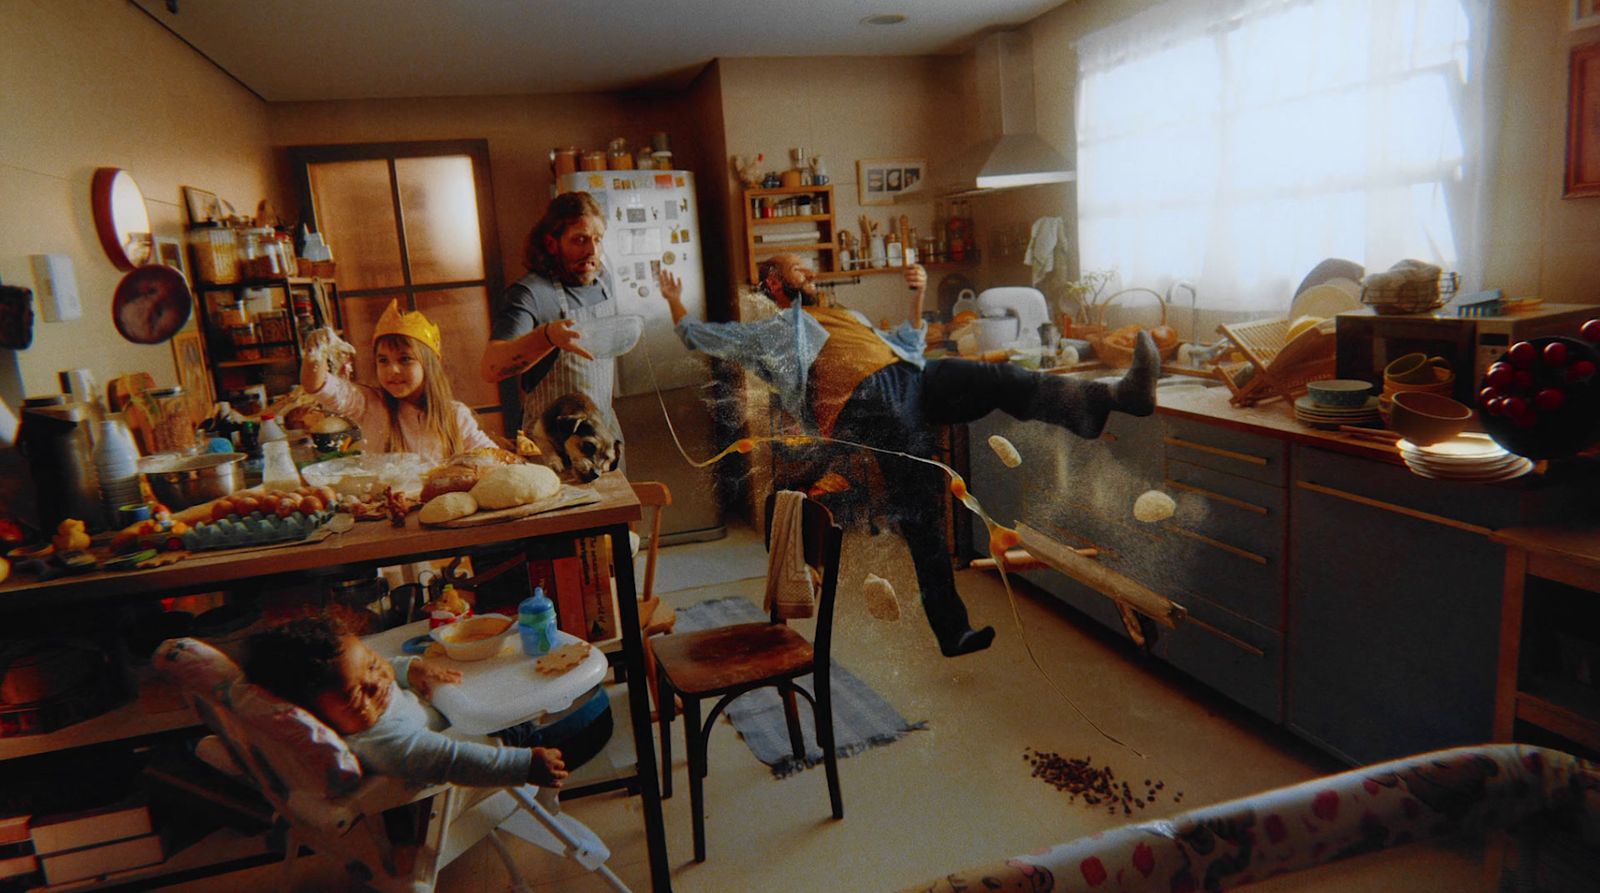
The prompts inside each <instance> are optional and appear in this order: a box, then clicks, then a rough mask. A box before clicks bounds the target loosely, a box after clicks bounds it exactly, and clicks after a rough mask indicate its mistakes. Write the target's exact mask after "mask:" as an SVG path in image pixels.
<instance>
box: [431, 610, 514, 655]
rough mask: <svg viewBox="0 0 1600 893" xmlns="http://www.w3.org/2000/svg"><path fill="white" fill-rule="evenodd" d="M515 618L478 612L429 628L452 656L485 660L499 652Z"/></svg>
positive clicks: (445, 650)
mask: <svg viewBox="0 0 1600 893" xmlns="http://www.w3.org/2000/svg"><path fill="white" fill-rule="evenodd" d="M516 625H517V622H516V620H515V619H513V618H511V617H507V616H506V615H504V614H478V615H475V616H472V617H468V618H466V619H465V620H457V621H456V622H455V623H447V624H445V625H444V626H436V627H434V628H433V629H431V630H429V631H428V635H430V636H432V637H433V640H434V641H435V642H438V643H439V644H440V645H442V646H444V652H445V654H446V655H448V656H449V657H450V659H451V660H484V659H486V658H490V657H494V656H495V655H496V654H499V653H500V649H501V648H503V647H504V646H505V643H506V639H507V638H508V637H509V636H510V635H511V633H512V632H513V631H514V630H515V628H516Z"/></svg>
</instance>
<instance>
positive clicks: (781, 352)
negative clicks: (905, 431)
mask: <svg viewBox="0 0 1600 893" xmlns="http://www.w3.org/2000/svg"><path fill="white" fill-rule="evenodd" d="M850 313H851V315H852V316H853V317H854V318H855V320H856V321H857V322H859V323H860V324H861V325H863V326H865V327H866V328H869V329H872V331H873V333H874V334H876V335H877V336H878V337H879V338H881V339H882V340H883V342H884V343H885V344H887V345H888V346H889V349H890V350H892V351H894V354H895V356H897V357H899V358H900V359H901V360H902V361H904V362H907V363H910V364H911V365H913V366H915V367H917V368H918V369H921V368H922V365H923V358H922V349H923V346H924V344H925V343H926V342H925V336H926V333H927V323H919V324H918V325H916V326H912V325H911V324H910V323H905V322H903V323H901V324H900V325H898V326H895V327H894V329H893V330H892V331H889V332H883V331H881V330H879V329H877V328H874V327H873V325H872V323H870V322H868V321H867V318H866V317H864V316H862V315H861V314H860V313H856V312H855V311H850ZM677 332H678V338H679V339H681V340H682V341H683V343H684V345H685V346H687V347H688V348H689V349H690V350H697V351H700V352H701V353H704V354H707V355H708V356H713V357H716V358H718V359H721V360H728V361H729V362H733V363H738V364H739V365H740V366H743V367H745V368H746V369H749V370H750V371H751V372H754V373H755V374H756V375H758V376H760V378H761V380H762V381H765V382H766V383H767V384H769V385H771V386H772V389H773V391H774V392H775V393H776V394H777V395H778V402H779V403H780V404H781V405H782V406H783V409H784V411H785V412H787V413H789V414H790V415H791V416H793V417H795V418H796V419H801V420H803V421H805V422H806V423H808V424H809V423H810V422H811V413H810V412H808V411H807V407H806V403H805V397H806V377H807V376H808V375H809V374H810V370H811V366H812V364H813V363H815V362H816V361H817V354H819V353H821V351H822V345H823V344H824V343H826V342H827V340H828V332H827V330H826V329H824V328H823V327H822V324H821V323H819V322H817V321H816V320H815V319H814V318H812V316H811V314H809V313H805V312H804V311H802V310H801V308H800V307H799V306H791V307H789V308H788V309H786V310H780V311H779V312H778V314H777V315H776V316H770V317H768V318H766V319H760V320H755V321H752V322H704V321H702V320H698V319H695V318H694V317H692V316H685V317H684V318H683V319H682V320H680V321H679V322H678V325H677Z"/></svg>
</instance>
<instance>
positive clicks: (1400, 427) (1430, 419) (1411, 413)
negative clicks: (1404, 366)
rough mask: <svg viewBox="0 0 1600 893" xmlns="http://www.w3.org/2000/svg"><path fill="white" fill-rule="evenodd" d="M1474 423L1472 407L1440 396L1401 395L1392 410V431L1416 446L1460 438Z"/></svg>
mask: <svg viewBox="0 0 1600 893" xmlns="http://www.w3.org/2000/svg"><path fill="white" fill-rule="evenodd" d="M1471 421H1472V407H1470V406H1467V405H1466V404H1465V403H1461V402H1459V401H1456V400H1452V399H1450V398H1449V397H1445V396H1442V395H1440V394H1429V393H1427V392H1425V391H1401V392H1400V393H1398V394H1395V395H1394V400H1393V401H1392V402H1391V404H1390V406H1389V427H1390V428H1391V429H1393V430H1394V431H1396V432H1398V433H1399V434H1400V436H1402V437H1404V438H1405V439H1406V440H1409V441H1411V442H1412V443H1414V444H1416V445H1417V446H1427V445H1429V444H1434V443H1438V442H1439V441H1441V440H1449V439H1450V438H1452V437H1454V436H1456V435H1457V434H1460V433H1461V432H1462V431H1464V430H1466V427H1467V423H1468V422H1471Z"/></svg>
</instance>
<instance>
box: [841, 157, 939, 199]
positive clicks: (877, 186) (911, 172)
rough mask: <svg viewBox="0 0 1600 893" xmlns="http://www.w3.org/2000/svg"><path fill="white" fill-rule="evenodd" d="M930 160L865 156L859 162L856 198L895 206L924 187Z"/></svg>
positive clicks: (857, 166) (857, 163) (857, 165)
mask: <svg viewBox="0 0 1600 893" xmlns="http://www.w3.org/2000/svg"><path fill="white" fill-rule="evenodd" d="M927 170H928V162H927V161H926V160H924V159H921V158H863V159H860V160H858V161H857V162H856V198H857V200H859V201H860V203H861V204H863V205H892V204H894V201H895V199H897V198H899V197H900V196H902V195H907V194H909V193H913V192H920V191H921V190H922V183H923V180H925V179H926V178H927Z"/></svg>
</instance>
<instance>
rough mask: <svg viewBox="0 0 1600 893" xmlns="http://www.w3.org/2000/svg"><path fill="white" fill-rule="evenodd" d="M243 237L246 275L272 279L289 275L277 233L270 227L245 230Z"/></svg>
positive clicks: (242, 263)
mask: <svg viewBox="0 0 1600 893" xmlns="http://www.w3.org/2000/svg"><path fill="white" fill-rule="evenodd" d="M242 238H243V250H242V254H243V261H242V262H241V265H242V266H243V268H244V273H245V275H246V276H248V277H250V278H251V279H270V278H272V277H275V276H286V275H288V271H287V270H285V269H284V265H283V253H282V251H281V250H280V249H279V248H278V237H277V234H276V233H274V232H273V231H272V229H271V228H270V227H264V226H263V227H256V228H254V229H247V230H244V232H243V234H242Z"/></svg>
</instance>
